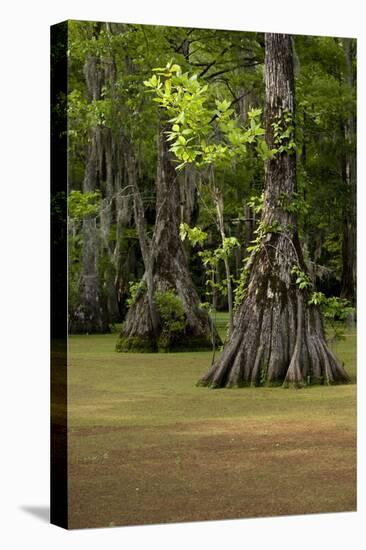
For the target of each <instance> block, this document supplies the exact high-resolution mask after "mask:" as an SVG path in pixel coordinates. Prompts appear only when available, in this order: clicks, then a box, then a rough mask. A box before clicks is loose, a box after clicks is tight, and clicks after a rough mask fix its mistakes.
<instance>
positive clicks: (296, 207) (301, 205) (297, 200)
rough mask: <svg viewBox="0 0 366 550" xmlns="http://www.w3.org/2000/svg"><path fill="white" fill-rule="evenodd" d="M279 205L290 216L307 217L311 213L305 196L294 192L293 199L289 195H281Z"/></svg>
mask: <svg viewBox="0 0 366 550" xmlns="http://www.w3.org/2000/svg"><path fill="white" fill-rule="evenodd" d="M277 205H278V206H279V207H280V208H282V210H283V211H284V212H288V213H289V214H297V215H300V216H301V215H302V216H304V215H306V214H307V213H308V212H309V204H308V203H307V202H306V200H305V199H304V196H303V194H301V193H298V192H296V191H294V192H293V193H292V195H291V197H290V196H289V195H288V194H287V193H280V195H279V198H278V202H277Z"/></svg>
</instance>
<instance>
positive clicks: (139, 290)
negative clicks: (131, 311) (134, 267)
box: [126, 281, 147, 308]
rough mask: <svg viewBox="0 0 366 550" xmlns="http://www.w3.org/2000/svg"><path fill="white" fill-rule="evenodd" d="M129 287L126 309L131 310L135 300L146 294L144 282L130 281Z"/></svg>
mask: <svg viewBox="0 0 366 550" xmlns="http://www.w3.org/2000/svg"><path fill="white" fill-rule="evenodd" d="M128 286H129V296H128V298H127V300H126V303H127V307H128V308H131V307H132V306H133V305H134V304H135V303H136V300H137V298H138V297H139V296H140V295H141V294H144V293H145V292H146V289H147V286H146V282H145V281H130V282H129V283H128Z"/></svg>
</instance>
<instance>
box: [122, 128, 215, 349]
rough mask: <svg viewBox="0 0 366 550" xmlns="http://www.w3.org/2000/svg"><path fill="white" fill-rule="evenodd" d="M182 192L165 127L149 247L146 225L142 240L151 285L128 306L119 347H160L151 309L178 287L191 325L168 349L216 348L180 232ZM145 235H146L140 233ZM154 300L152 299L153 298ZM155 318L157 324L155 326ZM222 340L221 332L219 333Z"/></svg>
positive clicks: (147, 280) (138, 214) (159, 330)
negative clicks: (157, 296)
mask: <svg viewBox="0 0 366 550" xmlns="http://www.w3.org/2000/svg"><path fill="white" fill-rule="evenodd" d="M135 216H136V217H137V219H136V224H137V226H138V227H139V225H140V226H141V225H142V224H143V220H142V219H141V218H142V212H141V208H137V210H136V213H135ZM179 220H180V196H179V185H178V182H177V175H176V171H175V166H174V164H173V162H172V159H171V153H170V152H169V151H168V147H167V144H166V141H165V139H164V137H163V132H160V134H159V139H158V160H157V175H156V220H155V230H154V235H153V238H152V242H151V244H150V246H149V251H147V250H146V247H147V245H146V242H145V240H144V239H145V237H144V236H143V234H144V231H143V230H141V235H139V236H140V245H141V250H142V255H143V257H144V264H145V275H144V277H143V280H144V281H145V283H146V286H147V291H145V292H144V291H142V292H140V293H138V296H137V299H136V301H135V303H134V305H133V306H132V307H131V308H130V310H129V311H128V314H127V316H126V320H125V322H124V325H123V327H122V332H121V335H120V338H119V341H118V342H117V350H118V351H158V350H159V347H160V343H159V341H160V336H161V334H162V330H163V327H162V322H161V319H160V317H159V316H158V319H157V320H155V319H154V317H155V312H153V311H154V310H153V309H152V307H151V306H152V305H153V304H154V301H153V297H154V294H155V292H157V291H158V292H165V291H168V290H173V291H174V293H175V294H176V295H177V296H178V297H179V298H180V300H181V301H182V304H183V307H184V313H185V318H186V328H185V330H184V331H183V332H179V333H178V334H176V335H175V336H172V338H171V341H170V342H169V343H168V346H166V347H165V349H166V350H169V351H172V350H181V351H184V350H189V349H211V345H212V344H211V330H210V328H211V325H210V319H209V316H208V314H207V312H205V311H204V310H202V309H201V308H200V306H199V303H200V301H199V297H198V294H197V292H196V290H195V288H194V286H193V283H192V279H191V275H190V272H189V269H188V264H187V258H186V256H185V252H184V248H183V244H182V242H181V239H180V236H179ZM141 237H142V239H141ZM151 300H152V302H151ZM155 322H156V326H154V324H155ZM216 338H217V341H219V338H218V336H217V337H216Z"/></svg>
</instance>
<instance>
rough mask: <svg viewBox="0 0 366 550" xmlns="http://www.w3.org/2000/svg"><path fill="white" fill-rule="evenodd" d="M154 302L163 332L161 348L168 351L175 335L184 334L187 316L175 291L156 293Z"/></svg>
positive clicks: (160, 341)
mask: <svg viewBox="0 0 366 550" xmlns="http://www.w3.org/2000/svg"><path fill="white" fill-rule="evenodd" d="M154 301H155V303H156V305H157V308H158V311H159V315H160V320H161V324H162V332H161V335H160V338H159V348H160V349H162V350H165V351H166V350H168V349H169V347H170V345H171V340H172V337H174V335H176V334H178V333H180V332H184V330H185V327H186V316H185V313H184V306H183V303H182V300H181V299H180V298H179V296H178V295H177V294H175V293H174V292H173V290H166V291H164V292H163V291H156V292H155V294H154Z"/></svg>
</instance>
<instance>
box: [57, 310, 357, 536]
mask: <svg viewBox="0 0 366 550" xmlns="http://www.w3.org/2000/svg"><path fill="white" fill-rule="evenodd" d="M218 324H219V326H220V328H221V330H224V325H225V315H222V314H221V315H219V317H218ZM116 338H117V334H110V335H96V336H72V337H70V340H69V349H70V364H69V371H68V372H69V379H68V384H69V409H68V410H69V491H70V493H69V494H70V512H69V520H70V527H71V528H80V527H99V526H109V525H110V526H112V525H126V524H130V525H131V524H132V525H133V524H142V523H162V522H177V521H193V520H206V519H212V520H214V519H215V520H217V519H225V518H239V517H256V516H272V515H283V514H286V515H287V514H304V513H318V512H340V511H348V510H355V508H356V419H355V414H356V385H355V381H356V366H355V358H356V335H355V331H349V332H348V333H347V339H346V341H344V342H340V343H338V344H336V345H333V346H332V347H333V350H334V351H335V352H336V353H337V355H338V356H339V357H340V359H341V360H342V361H344V363H345V365H346V370H347V372H348V373H349V374H350V375H351V378H352V384H349V385H346V386H335V387H327V386H318V387H315V386H314V387H309V388H305V389H302V390H291V389H287V390H286V389H282V388H243V389H230V390H228V389H222V390H209V389H207V388H199V387H196V386H195V383H196V381H197V380H198V379H199V377H200V376H201V375H202V374H203V373H204V372H205V371H206V370H207V368H208V366H209V364H210V361H211V354H210V353H206V352H201V353H197V352H195V353H190V352H187V353H179V354H178V353H176V354H125V353H116V352H115V351H114V346H115V342H116Z"/></svg>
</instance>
